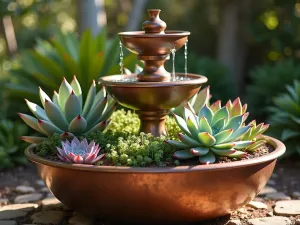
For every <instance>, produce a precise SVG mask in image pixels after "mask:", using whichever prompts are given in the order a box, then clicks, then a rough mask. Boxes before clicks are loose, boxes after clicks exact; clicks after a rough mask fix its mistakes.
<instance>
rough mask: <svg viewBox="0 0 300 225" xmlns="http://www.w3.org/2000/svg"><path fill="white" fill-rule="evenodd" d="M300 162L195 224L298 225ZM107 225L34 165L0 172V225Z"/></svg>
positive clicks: (284, 167) (287, 163)
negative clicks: (246, 199)
mask: <svg viewBox="0 0 300 225" xmlns="http://www.w3.org/2000/svg"><path fill="white" fill-rule="evenodd" d="M299 171H300V160H299V159H298V160H293V161H290V160H289V161H286V160H285V161H281V162H279V163H278V165H277V167H276V169H275V172H274V174H273V175H272V178H271V179H270V181H269V182H268V185H267V186H266V187H265V188H264V190H263V191H262V192H261V193H260V194H259V196H258V197H257V198H256V199H255V200H254V201H252V202H250V203H249V204H248V205H247V206H245V207H243V208H241V209H239V210H237V211H236V212H234V213H232V214H231V215H230V216H225V217H222V218H218V219H215V220H210V221H205V222H201V223H197V225H225V224H226V225H289V224H295V225H300V172H299ZM25 224H47V225H52V224H53V225H63V224H71V225H107V224H103V223H102V222H101V221H95V220H94V219H93V218H87V217H84V216H83V215H81V214H79V213H76V212H74V211H73V210H71V209H69V208H67V207H65V206H64V205H63V204H61V203H60V202H59V201H58V200H57V199H56V198H55V197H54V196H53V195H52V194H51V193H50V192H49V190H48V188H47V187H45V185H44V183H43V182H42V181H41V180H40V178H39V177H38V174H37V172H36V170H35V167H34V166H33V165H30V166H28V167H26V168H24V167H20V168H16V169H13V170H7V171H3V172H0V225H25Z"/></svg>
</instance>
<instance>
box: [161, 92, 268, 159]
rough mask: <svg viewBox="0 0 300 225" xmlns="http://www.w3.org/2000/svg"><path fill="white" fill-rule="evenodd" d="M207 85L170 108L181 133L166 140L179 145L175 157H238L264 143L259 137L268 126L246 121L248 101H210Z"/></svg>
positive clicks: (175, 145) (173, 144)
mask: <svg viewBox="0 0 300 225" xmlns="http://www.w3.org/2000/svg"><path fill="white" fill-rule="evenodd" d="M209 99H210V94H209V87H207V88H205V89H203V90H202V91H200V92H199V93H198V94H197V95H196V96H195V97H194V98H193V99H192V100H191V101H190V102H188V103H187V104H186V105H185V106H181V107H179V108H176V109H174V110H173V112H174V117H175V120H176V122H177V124H178V126H179V127H180V129H181V131H182V133H179V134H178V138H179V140H180V141H176V140H167V141H166V143H168V144H170V145H171V146H173V147H176V148H178V149H180V150H179V151H176V152H175V153H174V157H175V158H177V159H189V158H194V157H196V156H197V157H199V161H200V163H202V164H208V163H214V162H215V161H216V160H217V157H218V156H227V157H231V158H241V157H245V156H247V153H246V152H247V151H255V150H256V149H257V148H259V147H260V146H262V145H263V144H265V143H266V140H265V139H264V138H263V137H258V135H260V134H262V133H263V132H264V131H266V129H267V128H268V126H269V125H268V124H263V123H262V124H259V125H257V126H256V122H255V121H252V122H251V123H249V124H247V125H246V124H245V121H246V119H247V117H248V115H249V113H248V112H246V110H247V105H246V104H245V105H242V104H241V101H240V99H239V98H237V99H235V100H234V101H233V102H231V101H230V100H229V101H228V102H227V103H226V105H225V106H223V107H222V106H221V101H216V102H214V103H213V104H211V105H210V103H209Z"/></svg>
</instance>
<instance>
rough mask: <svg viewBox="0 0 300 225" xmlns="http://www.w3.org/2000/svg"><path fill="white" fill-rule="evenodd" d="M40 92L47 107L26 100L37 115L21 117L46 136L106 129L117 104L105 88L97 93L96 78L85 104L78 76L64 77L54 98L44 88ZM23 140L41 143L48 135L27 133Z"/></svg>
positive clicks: (66, 136) (21, 115) (69, 135)
mask: <svg viewBox="0 0 300 225" xmlns="http://www.w3.org/2000/svg"><path fill="white" fill-rule="evenodd" d="M39 95H40V99H41V102H42V105H43V107H44V109H43V108H42V107H40V106H38V105H37V104H35V103H33V102H30V101H28V100H26V103H27V106H28V107H29V109H30V111H31V112H32V113H33V114H34V115H35V116H36V118H35V117H33V116H30V115H27V114H22V113H19V116H20V117H21V118H22V119H23V121H24V122H25V123H26V124H27V125H28V126H30V127H31V128H33V129H34V130H36V131H38V132H40V133H42V134H44V135H46V136H51V135H53V134H54V133H56V134H60V135H61V137H62V138H68V137H70V138H72V137H74V135H81V134H87V133H89V132H91V131H95V130H104V129H105V128H106V126H107V125H108V123H109V118H110V116H111V115H112V113H113V111H114V109H115V108H116V104H117V103H116V102H115V101H114V100H113V99H112V98H109V97H108V95H106V92H105V89H104V88H103V87H102V89H101V90H100V91H99V92H98V93H96V84H95V81H93V82H92V85H91V87H90V89H89V92H88V94H87V98H86V101H85V103H84V104H83V100H82V91H81V87H80V84H79V82H78V81H77V79H76V77H75V76H74V78H73V80H72V82H71V84H69V83H68V82H67V80H66V79H65V78H64V79H63V81H62V83H61V85H60V88H59V91H58V93H57V92H56V91H54V95H53V98H52V99H50V97H49V96H48V95H47V94H46V93H45V92H44V91H43V90H42V89H41V88H40V90H39ZM22 139H23V140H25V141H27V142H29V143H39V142H41V141H43V140H44V139H45V138H43V137H30V136H23V137H22Z"/></svg>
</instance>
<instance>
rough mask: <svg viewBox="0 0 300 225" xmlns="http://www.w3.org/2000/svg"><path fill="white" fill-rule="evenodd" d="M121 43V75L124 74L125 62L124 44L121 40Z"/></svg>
mask: <svg viewBox="0 0 300 225" xmlns="http://www.w3.org/2000/svg"><path fill="white" fill-rule="evenodd" d="M119 44H120V63H119V65H120V73H121V75H123V74H124V64H123V58H124V53H123V44H122V42H121V41H120V42H119Z"/></svg>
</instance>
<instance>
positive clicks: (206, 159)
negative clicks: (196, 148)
mask: <svg viewBox="0 0 300 225" xmlns="http://www.w3.org/2000/svg"><path fill="white" fill-rule="evenodd" d="M215 161H216V156H215V155H214V154H213V153H212V152H208V153H207V154H206V155H204V156H199V162H200V163H201V164H212V163H214V162H215Z"/></svg>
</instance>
